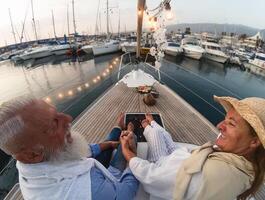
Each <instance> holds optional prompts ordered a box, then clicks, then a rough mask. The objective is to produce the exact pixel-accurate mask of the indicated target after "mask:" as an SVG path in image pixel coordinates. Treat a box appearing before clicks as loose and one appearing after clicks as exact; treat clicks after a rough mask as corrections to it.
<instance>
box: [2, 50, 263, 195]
mask: <svg viewBox="0 0 265 200" xmlns="http://www.w3.org/2000/svg"><path fill="white" fill-rule="evenodd" d="M119 55H120V54H111V55H106V56H101V57H97V58H95V59H94V58H92V57H90V56H82V57H81V58H80V61H81V62H72V60H71V59H67V58H66V57H64V56H60V57H47V58H44V59H41V60H37V61H34V60H32V61H28V62H27V63H24V64H23V65H24V67H23V66H21V65H19V66H14V65H13V64H12V63H10V62H1V63H0V92H1V96H0V104H1V103H3V102H4V101H7V100H9V99H11V98H13V97H16V96H19V95H23V94H28V93H30V94H32V95H34V96H36V97H38V98H43V99H45V100H47V101H50V102H51V103H53V104H54V105H56V107H57V108H58V110H60V111H63V112H66V113H68V114H70V115H72V116H73V117H74V118H75V117H76V116H78V115H79V114H80V113H81V112H82V111H83V110H84V109H85V108H86V107H87V106H89V105H91V103H92V102H94V101H95V100H96V99H97V98H98V97H99V96H100V95H101V94H102V93H103V92H104V91H106V90H107V89H108V88H109V87H110V86H112V85H113V84H114V83H116V81H117V73H116V72H117V69H118V65H119V62H117V63H116V64H114V63H113V62H114V61H115V59H116V58H117V57H118V56H119ZM43 63H45V64H43ZM110 64H112V66H113V69H109V72H107V71H106V69H107V68H108V67H109V66H110ZM161 72H162V73H161V78H162V82H163V83H165V84H166V85H168V86H169V87H170V88H171V89H172V90H174V91H175V92H176V93H178V94H179V95H180V96H181V97H182V98H184V99H185V100H186V101H187V102H188V103H190V104H191V105H192V106H193V107H194V108H196V109H197V110H198V111H199V112H200V113H202V114H203V115H204V116H205V117H206V118H207V119H208V120H210V121H211V122H212V123H213V124H215V125H216V124H217V123H218V122H219V121H220V120H221V119H222V118H223V117H224V110H223V109H222V108H221V106H219V105H218V104H217V103H215V102H214V101H213V98H212V96H213V95H214V94H215V95H219V96H234V97H236V98H245V97H249V96H258V97H263V98H265V87H264V85H265V78H264V77H262V76H257V75H254V74H252V73H250V72H248V71H242V70H241V69H240V68H237V67H233V66H229V65H228V66H224V65H222V64H218V63H215V62H211V61H197V60H192V59H188V58H182V59H177V60H176V59H175V58H172V57H166V58H165V60H164V61H163V65H162V67H161ZM104 73H105V74H104ZM98 76H100V77H99V78H98ZM97 78H98V79H97ZM0 156H1V165H2V166H4V165H6V163H7V162H8V161H9V158H7V157H6V156H3V155H2V153H1V152H0ZM14 165H15V162H14V161H11V163H10V164H9V167H8V168H9V169H8V170H6V171H4V172H2V173H1V176H0V199H2V198H3V197H4V196H5V194H6V193H7V192H8V191H9V190H10V189H11V188H12V186H13V184H14V183H15V182H17V171H16V169H15V167H14Z"/></svg>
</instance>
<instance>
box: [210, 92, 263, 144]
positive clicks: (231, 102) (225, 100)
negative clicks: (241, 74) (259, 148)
mask: <svg viewBox="0 0 265 200" xmlns="http://www.w3.org/2000/svg"><path fill="white" fill-rule="evenodd" d="M214 100H215V101H216V102H218V103H220V104H221V105H222V106H223V107H224V109H225V111H226V112H228V111H229V110H230V109H231V108H234V109H235V110H236V111H237V112H238V114H240V115H241V117H243V119H244V120H246V121H247V122H248V123H249V124H250V126H251V127H252V128H253V129H254V130H255V132H256V133H257V135H258V137H259V139H260V141H261V143H262V145H263V147H264V148H265V128H264V126H263V123H262V121H261V120H260V118H259V116H258V115H257V114H256V113H255V112H254V111H253V110H252V109H251V108H250V107H249V106H248V105H247V104H245V103H243V102H241V101H239V100H238V99H236V98H233V97H218V96H214Z"/></svg>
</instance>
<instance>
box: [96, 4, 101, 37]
mask: <svg viewBox="0 0 265 200" xmlns="http://www.w3.org/2000/svg"><path fill="white" fill-rule="evenodd" d="M99 6H100V0H99V1H98V9H97V18H96V27H95V35H99V32H100V31H99V24H98V21H99V17H100V16H99Z"/></svg>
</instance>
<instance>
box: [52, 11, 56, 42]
mask: <svg viewBox="0 0 265 200" xmlns="http://www.w3.org/2000/svg"><path fill="white" fill-rule="evenodd" d="M52 25H53V34H54V38H57V36H56V31H55V23H54V15H53V10H52Z"/></svg>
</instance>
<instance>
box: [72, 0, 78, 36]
mask: <svg viewBox="0 0 265 200" xmlns="http://www.w3.org/2000/svg"><path fill="white" fill-rule="evenodd" d="M72 8H73V25H74V34H75V36H76V35H77V33H76V23H75V2H74V0H72Z"/></svg>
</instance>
